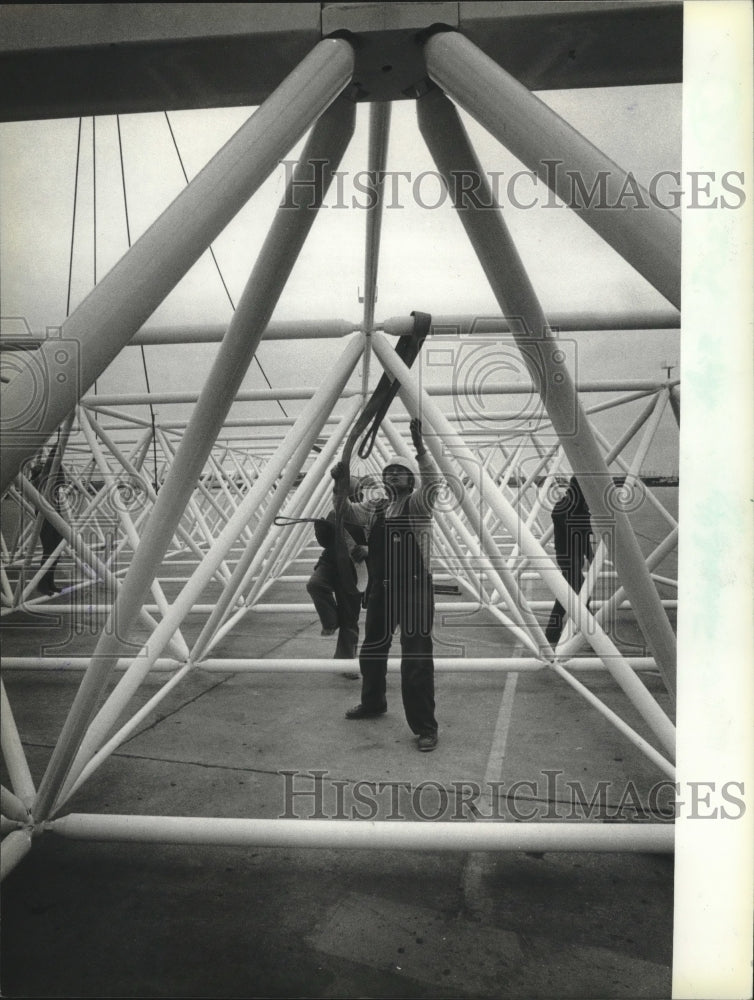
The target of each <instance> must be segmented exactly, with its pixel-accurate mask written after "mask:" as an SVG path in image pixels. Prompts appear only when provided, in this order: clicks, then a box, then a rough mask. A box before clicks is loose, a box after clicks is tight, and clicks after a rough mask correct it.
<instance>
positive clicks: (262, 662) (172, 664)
mask: <svg viewBox="0 0 754 1000" xmlns="http://www.w3.org/2000/svg"><path fill="white" fill-rule="evenodd" d="M624 660H625V662H627V663H628V664H629V665H630V666H632V667H633V668H634V669H635V670H656V669H657V668H656V666H655V661H654V660H653V659H652V657H651V656H635V657H624ZM133 662H134V661H133V659H130V658H128V657H121V658H120V659H118V660H117V661H116V663H115V667H114V669H115V670H126V669H128V667H130V665H131V664H132V663H133ZM400 663H401V661H400V657H398V658H396V657H391V658H390V659H388V664H387V665H388V670H389V671H391V672H396V673H397V672H399V671H400ZM434 664H435V670H438V671H442V672H446V673H454V672H456V673H466V672H473V671H482V670H492V671H501V672H502V671H507V670H544V669H545V668H547V667H548V666H549V663H548V662H547V661H545V660H539V659H537V658H536V657H499V656H483V657H458V656H446V657H443V656H439V657H435V660H434ZM563 664H564V665H566V666H567V667H568V669H569V670H596V671H602V670H604V669H605V666H604V663H603V662H602V658H598V657H595V656H581V657H574V658H573V659H570V660H566V659H564V660H563ZM88 665H89V657H88V656H48V657H41V656H39V657H35V656H5V657H3V669H4V670H58V671H60V670H85V669H86V668H87V666H88ZM182 665H183V663H182V661H179V660H173V659H170V658H169V657H160V658H158V659H157V660H156V661H155V662H154V664H153V665H152V668H151V669H152V670H153V671H161V670H162V671H164V670H176V669H178V668H179V667H181V666H182ZM354 665H358V660H357V659H356V658H354V659H352V660H345V659H337V660H336V659H333V658H332V657H307V658H306V659H304V658H303V657H300V658H299V657H288V658H281V659H263V658H256V659H255V658H248V659H230V658H229V659H224V658H223V659H217V658H216V659H207V660H201V661H199V663H197V664H196V668H197V669H200V670H207V671H210V672H212V673H223V672H225V673H243V672H252V673H265V672H269V673H275V672H283V671H285V672H289V673H340V672H341V671H342V670H343V669H344V668H346V667H348V668H350V667H352V666H354Z"/></svg>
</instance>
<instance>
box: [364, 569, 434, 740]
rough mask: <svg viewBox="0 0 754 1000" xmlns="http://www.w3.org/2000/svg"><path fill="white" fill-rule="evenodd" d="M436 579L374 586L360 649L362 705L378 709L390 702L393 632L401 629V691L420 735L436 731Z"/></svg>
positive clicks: (408, 715)
mask: <svg viewBox="0 0 754 1000" xmlns="http://www.w3.org/2000/svg"><path fill="white" fill-rule="evenodd" d="M434 611H435V607H434V597H433V594H432V579H431V577H426V578H424V579H420V578H417V577H413V578H412V579H411V581H410V583H408V585H406V584H399V585H397V586H396V585H391V584H389V583H383V584H380V583H377V582H375V583H374V584H371V585H370V588H369V597H368V600H367V615H366V624H365V626H364V642H363V643H362V645H361V652H360V654H359V667H360V669H361V704H362V705H364V707H365V708H368V709H375V710H376V709H379V708H381V707H382V706H383V705H385V704H386V703H387V698H386V695H387V659H388V653H389V652H390V646H391V644H392V641H393V633H394V631H395V629H396V628H397V627H398V626H400V629H401V695H402V697H403V709H404V711H405V713H406V722H408V725H409V728H410V729H411V731H412V732H414V733H416V734H417V735H421V734H423V733H432V732H436V731H437V721H436V719H435V677H434V675H435V665H434V660H433V658H432V624H433V621H434Z"/></svg>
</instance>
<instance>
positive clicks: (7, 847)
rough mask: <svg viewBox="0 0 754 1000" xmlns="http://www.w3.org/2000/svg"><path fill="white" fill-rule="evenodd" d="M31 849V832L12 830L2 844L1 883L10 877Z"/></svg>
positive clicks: (0, 848) (0, 844) (0, 855)
mask: <svg viewBox="0 0 754 1000" xmlns="http://www.w3.org/2000/svg"><path fill="white" fill-rule="evenodd" d="M30 849H31V831H30V830H29V829H28V828H27V829H25V830H12V831H11V832H10V833H9V834H8V836H7V837H3V840H2V843H0V882H2V880H3V879H4V878H5V876H6V875H9V874H10V873H11V872H12V871H13V869H14V868H15V867H16V865H17V864H18V863H19V861H21V859H22V858H24V857H26V855H27V854H28V853H29V851H30Z"/></svg>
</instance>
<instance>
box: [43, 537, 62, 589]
mask: <svg viewBox="0 0 754 1000" xmlns="http://www.w3.org/2000/svg"><path fill="white" fill-rule="evenodd" d="M39 540H40V542H41V543H42V565H44V563H45V561H46V560H47V557H48V556H51V555H52V553H53V552H54V551H55V549H56V548H57V547H58V545H59V544H60V542H61V541H62V540H63V536H62V535H61V534H60V532H59V531H58V529H57V528H56V527H55V526H54V525H52V524H50V522H49V521H43V522H42V527H41V528H40V531H39ZM59 559H60V556H58V558H57V559H54V560H53V561H52V563H50V566H49V569H48V570H47V571H46V572H45V573H44V574H43V575H42V578H41V579H40V581H39V589H40V590H43V591H44V590H52V589H54V588H55V569H56V567H57V565H58V561H59Z"/></svg>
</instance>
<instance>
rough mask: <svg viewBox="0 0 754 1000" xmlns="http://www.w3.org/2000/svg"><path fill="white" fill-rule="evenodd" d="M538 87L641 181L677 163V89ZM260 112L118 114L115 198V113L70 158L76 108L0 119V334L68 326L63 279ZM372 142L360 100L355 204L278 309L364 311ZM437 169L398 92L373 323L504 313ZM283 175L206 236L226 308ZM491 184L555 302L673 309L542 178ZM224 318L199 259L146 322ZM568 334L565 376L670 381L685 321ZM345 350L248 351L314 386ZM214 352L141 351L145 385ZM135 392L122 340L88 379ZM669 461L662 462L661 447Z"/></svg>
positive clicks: (281, 375)
mask: <svg viewBox="0 0 754 1000" xmlns="http://www.w3.org/2000/svg"><path fill="white" fill-rule="evenodd" d="M538 96H539V97H540V98H541V99H543V100H544V101H546V103H548V104H549V105H550V106H551V107H552V108H553V109H554V110H555V111H557V112H558V114H560V115H562V116H563V117H564V118H565V119H566V120H567V121H569V122H570V123H571V124H572V125H573V126H575V127H576V128H577V129H578V130H579V131H580V132H582V134H584V135H585V136H586V137H587V138H588V139H590V140H591V141H592V142H593V143H594V144H595V145H597V146H598V147H599V148H601V149H602V150H603V151H604V152H605V153H606V154H607V155H608V156H609V157H610V158H611V159H613V160H614V161H615V162H617V163H618V164H620V165H621V166H622V167H624V168H625V169H627V170H630V171H632V172H633V173H634V174H635V175H636V177H637V178H638V180H639V181H640V182H641V183H642V184H644V185H647V184H649V183H650V181H651V178H652V177H653V176H654V175H656V174H657V173H659V172H660V171H667V170H679V169H680V163H681V86H680V85H663V86H656V87H631V88H625V87H620V88H599V89H589V90H578V91H553V92H543V93H540V94H539V95H538ZM252 112H253V109H252V108H235V109H216V110H208V111H183V112H171V113H170V115H169V122H170V126H171V127H172V134H171V128H170V127H169V125H168V120H167V118H166V116H165V115H164V114H161V113H155V114H142V115H124V116H121V118H120V138H121V144H122V156H123V172H124V174H125V199H124V185H123V180H122V175H121V161H120V149H119V141H118V123H117V120H116V118H115V117H114V116H108V117H101V118H98V119H97V120H96V123H94V124H93V122H92V119H91V118H88V119H85V120H84V121H83V122H82V124H81V141H80V152H79V151H78V140H79V121H78V119H66V120H59V121H40V122H21V123H7V124H3V125H1V126H0V139H1V140H2V144H3V151H4V152H3V157H2V161H1V163H0V182H1V184H2V187H1V189H0V195H1V197H2V205H3V211H2V221H1V222H0V225H1V226H2V229H1V230H0V236H1V244H0V247H1V250H0V252H1V253H2V257H1V258H0V276H1V277H2V285H1V286H0V312H1V313H2V317H3V329H4V331H8V332H16V330H18V329H19V328H20V326H21V322H22V321H21V320H19V319H15V320H12V321H11V319H10V318H11V317H21V318H23V321H24V322H25V323H28V325H29V327H30V328H31V329H32V330H34V331H43V330H44V329H45V327H47V326H56V325H58V324H60V323H61V322H62V321H63V320H64V319H65V316H66V310H67V304H68V303H67V300H68V296H69V282H70V310H71V311H72V310H73V309H75V307H76V305H77V304H78V303H79V302H80V301H81V300H82V298H83V297H84V296H85V295H86V294H87V293H88V291H89V290H90V289H91V287H92V285H93V282H94V280H95V276H96V278H97V280H100V279H101V278H102V276H103V275H104V274H105V273H106V272H107V271H108V270H109V269H110V268H111V267H112V266H113V264H114V263H115V262H116V261H117V260H118V258H119V257H120V255H121V254H122V253H123V252H124V251H125V250H126V249H127V246H128V234H129V232H130V238H131V242H133V241H135V240H136V239H137V238H138V236H139V235H140V234H141V233H142V232H144V230H145V229H146V228H147V227H148V226H149V225H150V224H151V223H152V222H153V221H154V219H155V218H156V217H157V216H158V215H159V213H160V212H161V211H162V210H163V209H164V208H165V207H166V205H168V204H169V203H170V201H171V200H172V199H174V198H175V197H176V195H177V194H178V193H179V192H180V191H181V190H182V188H183V187H184V186H185V180H184V175H183V170H182V166H181V161H182V163H183V167H184V168H185V170H186V173H187V174H188V176H189V178H191V177H193V176H195V174H196V173H197V172H198V171H199V170H200V169H201V168H202V166H203V165H204V164H205V163H206V162H207V161H208V160H209V159H210V158H211V157H212V156H213V155H214V153H215V152H216V151H217V150H218V149H219V148H220V146H221V145H222V144H223V143H224V142H225V141H226V140H227V139H228V138H229V137H230V136H231V135H232V134H233V133H234V132H235V131H236V130H237V129H238V128H239V127H240V125H241V124H242V123H243V122H244V121H245V120H246V119H247V118H248V117H249V115H250V114H251V113H252ZM462 117H463V120H464V122H465V124H466V127H467V129H468V131H469V134H470V136H471V138H472V140H473V142H474V144H475V146H476V148H477V151H478V154H479V158H480V160H481V162H482V165H483V167H484V168H485V169H486V170H487V171H489V172H490V173H492V172H502V173H503V182H502V183H503V184H505V183H506V182H507V178H508V177H510V176H511V174H513V173H514V172H516V171H519V170H522V169H523V167H522V164H521V163H520V162H518V161H517V160H516V159H515V158H514V157H512V156H511V155H510V154H509V153H508V152H507V151H506V150H505V149H504V148H503V147H501V146H500V144H499V143H498V142H497V141H496V140H495V139H493V138H491V137H490V136H489V135H488V134H487V133H486V132H485V131H484V130H483V129H482V128H481V127H480V126H478V125H477V124H476V123H475V122H474V121H473V120H471V119H470V118H469V117H468V116H467V115H465V114H463V113H462ZM367 135H368V106H366V105H360V106H359V108H358V114H357V125H356V132H355V135H354V138H353V140H352V142H351V144H350V146H349V148H348V151H347V153H346V157H345V159H344V162H343V163H342V165H341V169H342V170H343V171H344V175H345V176H344V179H343V181H342V185H343V186H342V192H343V198H342V201H345V203H346V204H347V205H349V204H350V203H351V202H352V200H353V198H356V199H357V202H358V204H357V205H356V207H347V208H345V209H343V208H341V207H339V198H338V195H337V193H336V191H335V190H331V192H330V194H329V195H328V198H327V200H326V202H325V204H326V206H327V207H326V208H324V209H323V210H322V212H321V213H320V216H319V218H318V219H317V222H316V223H315V225H314V227H313V229H312V232H311V234H310V237H309V240H308V242H307V244H306V246H305V248H304V251H303V252H302V254H301V256H300V258H299V260H298V262H297V264H296V266H295V268H294V271H293V273H292V275H291V278H290V280H289V282H288V284H287V286H286V288H285V290H284V292H283V295H282V297H281V299H280V302H279V304H278V307H277V309H276V310H275V313H274V316H273V319H297V318H303V319H309V318H324V319H326V318H337V319H347V320H349V321H353V322H354V323H358V322H359V321H360V318H361V306H360V304H359V301H358V297H359V294H360V292H361V291H363V281H364V275H363V269H364V235H365V219H366V212H365V211H364V210H363V208H362V207H360V206H361V205H363V203H364V198H363V195H361V194H360V193H359V191H358V190H357V189H356V188H355V187H354V176H355V175H356V174H358V172H359V171H363V170H365V169H366V168H367ZM173 136H174V137H175V142H174V140H173ZM302 145H303V141H302V143H300V144H299V145H298V146H297V147H296V148H295V149H294V150H292V151H291V154H290V157H289V158H290V160H291V161H292V160H295V158H296V157H297V155H298V152H299V151H300V148H301V146H302ZM176 146H177V150H176ZM179 153H180V159H179V155H178V154H179ZM77 154H78V160H79V172H78V185H77V183H76V161H77ZM433 167H434V165H433V163H432V161H431V159H430V156H429V153H428V151H427V149H426V146H425V144H424V141H423V139H422V138H421V136H420V134H419V132H418V128H417V124H416V111H415V105H414V103H413V102H412V101H403V102H396V103H395V104H394V105H393V107H392V113H391V128H390V134H389V141H388V158H387V169H388V171H391V172H395V174H396V180H395V181H394V182H392V183H394V184H395V187H394V188H393V187H392V186H391V190H390V195H389V196H387V197H386V201H385V209H384V217H383V226H382V243H381V252H380V263H379V273H378V301H377V309H376V314H377V318H378V320H382V319H386V318H388V317H391V316H407V315H408V314H409V313H410V312H411V311H412V310H415V309H419V310H422V311H425V312H429V313H432V314H435V315H437V314H447V313H472V314H475V315H480V316H489V315H496V314H498V313H499V308H498V305H497V303H496V301H495V299H494V297H493V295H492V293H491V291H490V289H489V286H488V284H487V282H486V280H485V278H484V275H483V273H482V270H481V267H480V265H479V263H478V261H477V260H476V258H475V256H474V254H473V251H472V249H471V247H470V245H469V243H468V241H467V239H466V237H465V234H464V232H463V230H462V227H461V224H460V222H459V220H458V218H457V216H456V214H455V212H454V210H453V209H452V207H451V206H450V205H449V203H448V202H447V201H445V202H444V203H441V204H439V205H438V206H437V207H432V206H434V205H436V204H437V202H438V201H440V200H441V193H440V189H439V186H438V183H437V180H436V178H435V177H434V176H433V173H432V171H433ZM399 172H401V173H406V172H407V173H409V174H410V180H409V179H406V178H403V177H398V176H397V175H398V173H399ZM417 179H418V180H417ZM285 181H286V167H285V166H284V165H282V164H281V166H280V167H279V168H278V169H277V170H276V171H275V172H274V174H273V175H272V176H271V177H270V178H269V179H268V181H267V182H266V183H265V184H264V185H263V186H262V188H260V190H259V191H258V192H257V193H256V194H255V196H254V197H253V198H252V199H251V200H250V201H249V202H248V204H247V205H246V207H245V208H244V209H243V210H242V211H241V212H239V214H238V215H237V216H236V218H235V219H234V220H233V221H232V222H231V223H230V225H228V227H227V228H226V229H225V231H224V232H223V233H222V234H221V235H220V236H219V237H218V239H217V240H216V241H215V243H214V245H213V249H214V251H215V257H216V259H217V264H218V265H219V269H220V271H221V272H222V278H223V279H224V281H225V283H226V284H227V287H228V290H229V292H230V295H231V297H232V298H233V300H234V301H237V300H238V298H239V296H240V294H241V292H242V289H243V287H244V284H245V282H246V280H247V278H248V274H249V272H250V270H251V267H252V266H253V263H254V260H255V259H256V255H257V253H258V251H259V248H260V246H261V243H262V241H263V239H264V237H265V235H266V232H267V230H268V228H269V225H270V222H271V220H272V218H273V215H274V212H275V210H276V208H277V206H278V204H279V202H280V199H281V197H282V194H283V191H284V187H285ZM501 190H502V203H503V211H504V214H505V217H506V220H507V222H508V225H509V227H510V229H511V231H512V234H513V236H514V238H515V240H516V242H517V245H518V249H519V252H520V254H521V256H522V258H523V261H524V263H525V265H526V266H527V268H528V269H529V272H530V275H531V278H532V281H533V284H534V287H535V289H536V291H537V293H538V295H539V297H540V300H541V302H542V304H543V306H544V308H545V311H546V312H547V313H552V312H563V311H569V310H588V309H598V310H604V311H608V312H615V313H619V312H621V311H622V310H626V309H640V308H642V307H646V308H649V309H654V308H656V309H662V308H664V307H667V302H666V301H665V299H664V298H663V297H662V296H661V295H660V294H659V293H658V292H656V291H655V290H654V289H653V288H652V287H651V286H650V285H649V283H648V282H647V281H646V280H645V279H644V278H642V277H641V276H640V275H638V274H637V273H636V272H635V271H634V270H633V268H631V267H630V266H629V265H628V264H626V263H625V262H624V261H623V260H622V259H621V258H620V256H619V255H618V254H617V253H615V252H614V251H613V250H611V248H610V247H608V246H607V244H606V243H604V241H603V240H602V239H601V238H600V237H598V236H597V235H595V234H594V233H593V232H592V231H591V229H589V228H588V227H587V226H586V225H585V224H584V223H583V222H582V221H581V220H580V219H578V218H576V217H575V215H574V213H572V212H570V211H569V210H568V209H567V208H565V207H559V208H551V207H550V208H547V207H543V205H542V203H543V202H544V201H545V200H547V198H546V195H545V193H544V191H543V189H542V186H541V185H540V190H541V191H543V193H542V195H541V198H540V204H538V205H537V206H535V207H533V208H525V209H522V208H517V207H516V206H515V205H513V204H511V202H510V200H509V198H508V197H507V196H506V193H505V191H504V190H503V189H501ZM74 193H75V194H76V222H75V232H73V253H72V255H71V240H72V227H73V208H74ZM515 193H516V195H517V196H518V197H519V199H520V200H521V201H522V202H524V203H526V202H528V201H529V199H530V198H531V196H532V187H531V186H530V185H529V184H528V181H526V179H525V178H524V179H523V180H522V181H521V182H520V184H519V185H517V187H516V188H515ZM550 201H551V199H550ZM95 208H96V220H95ZM126 217H127V219H128V228H127V225H126ZM95 221H96V225H95ZM95 234H96V240H95ZM95 246H96V260H95ZM69 267H70V274H69ZM230 315H231V305H230V302H229V300H228V296H227V294H226V292H225V289H224V287H223V283H222V280H221V278H220V275H219V274H218V270H217V267H216V265H215V262H214V261H213V259H212V257H211V255H210V254H209V253H205V254H204V255H203V257H202V258H201V259H200V260H199V261H198V262H197V264H196V265H195V266H194V267H193V268H192V269H191V271H190V272H189V273H188V274H187V275H186V277H185V278H184V280H183V281H182V282H181V283H180V284H179V285H178V286H177V287H176V289H175V290H174V291H173V293H171V295H170V296H168V298H167V299H166V300H165V302H164V303H163V305H162V306H161V307H159V308H158V309H157V311H156V312H155V313H154V315H153V317H152V318H151V320H150V321H149V324H150V325H151V324H171V325H172V324H177V323H181V322H190V323H202V322H207V323H227V322H228V320H229V318H230ZM574 339H575V340H577V341H578V344H577V348H574V350H575V354H574V363H575V365H576V368H577V370H575V371H574V374H575V375H577V376H579V377H587V378H599V377H606V378H615V377H631V376H635V377H639V378H655V377H659V376H660V375H662V374H663V369H662V367H661V366H662V364H663V363H668V364H671V365H677V364H678V360H679V359H678V335H677V332H654V333H651V334H650V333H643V334H641V335H632V334H626V333H623V334H604V335H600V334H593V333H592V334H588V335H587V334H584V335H581V336H580V337H577V338H574ZM341 350H342V344H341V343H339V342H337V341H318V342H315V343H311V342H310V343H307V344H304V345H303V346H302V345H301V344H298V345H294V344H291V343H280V342H270V343H263V344H262V345H261V346H260V349H259V352H258V357H259V360H260V362H261V364H262V365H263V366H264V370H265V372H266V374H267V376H268V377H269V379H270V381H271V382H272V384H273V385H274V386H290V385H301V384H302V382H301V376H300V372H301V371H302V370H304V371H306V373H307V378H306V383H307V384H310V385H316V384H318V382H319V380H320V379H321V377H322V376H323V375H324V374H325V373H326V372H327V371H328V370H329V369H330V368H331V365H332V363H333V360H334V359H335V357H337V355H338V354H339V352H340V351H341ZM215 351H216V346H215V345H202V346H196V347H185V348H182V349H181V351H180V359H179V360H180V363H177V354H176V350H175V349H174V348H167V347H148V348H146V358H147V365H148V373H149V380H150V384H151V386H152V388H153V389H155V390H172V389H190V388H195V389H197V390H198V389H199V388H200V387H201V383H202V376H203V373H204V372H205V371H206V370H207V365H208V364H209V363H211V358H212V357H213V355H214V353H215ZM302 361H304V362H305V365H304V366H302ZM450 374H452V373H450V372H443V371H441V370H435V371H434V372H425V375H426V377H429V378H434V379H435V380H439V381H450V378H449V376H450ZM264 385H265V382H264V379H263V377H262V375H261V373H260V370H259V367H258V365H256V364H252V367H251V369H250V370H249V373H248V374H247V377H246V380H245V382H244V387H246V388H256V387H263V386H264ZM144 389H145V376H144V371H143V366H142V359H141V353H140V352H139V351H138V349H136V348H127V349H126V350H125V351H124V352H123V353H122V355H121V357H120V358H119V359H117V360H116V361H115V362H114V363H113V364H112V365H111V367H110V369H108V371H107V372H106V373H105V374H104V375H103V377H102V378H101V379H100V380H99V381H98V391H100V392H113V391H143V390H144ZM298 405H299V404H295V403H293V404H286V410H287V412H289V413H293V412H296V409H297V406H298ZM251 412H252V411H251V409H250V408H249V407H248V404H247V405H246V406H244V405H243V404H238V405H237V406H236V407H234V409H233V415H242V414H245V413H251ZM253 412H254V413H255V414H257V415H262V416H267V415H274V414H276V413H279V412H280V411H279V409H278V408H277V407H276V406H275V405H274V404H255V405H254V407H253ZM187 413H188V409H187V408H186V407H171V408H170V410H169V416H170V417H185V416H186V415H187ZM166 417H167V414H166ZM671 437H672V434H671ZM670 447H671V449H672V448H673V447H674V446H673V445H672V444H671V445H670ZM668 460H669V461H672V458H671V456H670V454H669V455H668Z"/></svg>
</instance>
